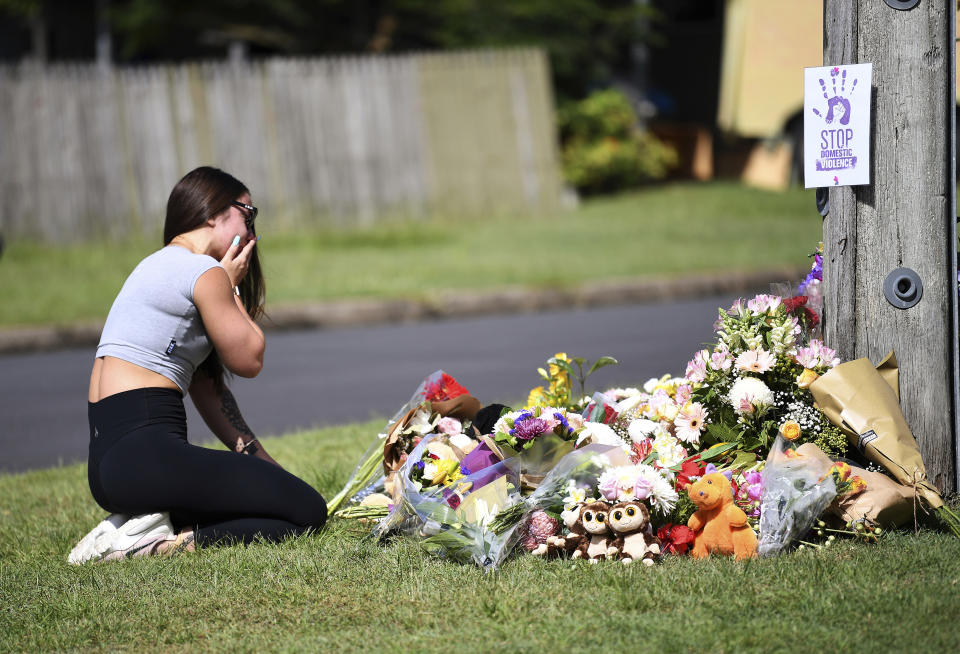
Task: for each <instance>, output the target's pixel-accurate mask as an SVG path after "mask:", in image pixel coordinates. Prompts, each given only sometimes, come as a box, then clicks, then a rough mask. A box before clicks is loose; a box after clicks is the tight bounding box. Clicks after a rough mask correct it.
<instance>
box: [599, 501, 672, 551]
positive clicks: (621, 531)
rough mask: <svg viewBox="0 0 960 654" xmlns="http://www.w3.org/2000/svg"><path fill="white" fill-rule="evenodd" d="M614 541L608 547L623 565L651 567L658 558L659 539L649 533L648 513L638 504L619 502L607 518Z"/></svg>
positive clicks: (611, 509) (645, 508)
mask: <svg viewBox="0 0 960 654" xmlns="http://www.w3.org/2000/svg"><path fill="white" fill-rule="evenodd" d="M607 522H608V523H609V525H610V531H612V532H613V534H614V539H613V541H612V542H611V544H610V546H611V547H612V548H614V549H615V550H616V555H618V556H619V557H620V560H621V561H623V562H624V563H625V564H627V563H632V562H633V561H637V560H639V561H642V562H643V565H647V566H649V565H653V564H654V563H655V562H656V560H657V559H658V558H659V556H660V539H659V538H657V537H656V536H654V535H653V534H652V533H650V532H651V531H652V530H651V529H650V528H649V527H650V512H649V511H647V507H646V506H644V505H643V504H642V503H640V502H620V503H619V504H614V505H613V506H612V507H610V513H609V515H608V517H607Z"/></svg>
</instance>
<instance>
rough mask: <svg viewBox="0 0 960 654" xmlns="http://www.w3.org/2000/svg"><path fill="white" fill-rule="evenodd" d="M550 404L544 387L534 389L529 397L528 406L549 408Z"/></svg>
mask: <svg viewBox="0 0 960 654" xmlns="http://www.w3.org/2000/svg"><path fill="white" fill-rule="evenodd" d="M548 404H549V402H548V401H547V397H546V395H545V394H544V388H543V386H537V387H536V388H534V389H532V390H531V391H530V395H528V396H527V406H547V405H548Z"/></svg>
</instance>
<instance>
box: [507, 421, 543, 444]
mask: <svg viewBox="0 0 960 654" xmlns="http://www.w3.org/2000/svg"><path fill="white" fill-rule="evenodd" d="M547 429H549V425H548V424H547V421H546V420H541V419H540V418H534V417H533V414H531V415H529V416H527V417H526V419H523V418H517V420H516V422H514V423H513V429H511V430H510V435H511V436H515V437H517V438H519V439H520V440H522V441H529V440H531V439H533V438H536V437H537V436H539V435H540V434H542V433H543V432H545V431H547Z"/></svg>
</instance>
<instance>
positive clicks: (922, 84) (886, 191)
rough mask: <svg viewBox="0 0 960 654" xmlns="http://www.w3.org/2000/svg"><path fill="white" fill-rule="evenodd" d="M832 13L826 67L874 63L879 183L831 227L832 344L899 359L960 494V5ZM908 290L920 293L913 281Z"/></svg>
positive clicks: (935, 451) (838, 192)
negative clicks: (959, 84) (959, 247)
mask: <svg viewBox="0 0 960 654" xmlns="http://www.w3.org/2000/svg"><path fill="white" fill-rule="evenodd" d="M823 7H824V11H823V14H824V17H823V18H824V20H823V65H825V66H836V65H844V64H855V63H873V90H872V99H871V121H872V126H871V140H870V149H871V158H872V161H871V166H870V170H871V175H870V177H871V181H870V184H869V185H865V186H848V187H836V188H831V189H830V213H829V215H828V216H827V218H826V219H825V221H824V224H823V245H824V265H823V279H824V291H825V293H824V337H825V340H826V342H827V344H828V345H829V346H830V347H833V348H835V349H836V350H837V351H838V354H839V356H840V357H841V358H843V359H845V360H846V359H855V358H858V357H864V356H865V357H869V358H870V359H871V360H872V361H873V362H874V363H876V362H878V361H879V360H880V359H881V358H882V357H883V356H884V355H885V354H886V353H887V352H888V351H889V350H890V349H893V350H895V351H896V354H897V359H898V361H899V363H900V406H901V407H902V409H903V413H904V416H905V417H906V419H907V423H908V424H909V425H910V428H911V430H912V431H913V434H914V436H915V437H916V439H917V442H918V443H919V445H920V451H921V453H922V454H923V459H924V462H925V464H926V468H927V475H928V477H929V479H930V480H931V481H932V482H933V483H934V484H936V485H937V487H938V488H939V489H940V490H941V492H943V493H946V492H950V491H955V490H957V488H958V480H957V470H958V465H957V450H956V438H957V433H958V431H960V430H958V421H957V406H956V397H957V385H958V384H957V365H958V364H957V270H956V267H957V261H956V256H957V255H956V197H955V185H954V180H955V177H956V175H955V166H956V162H955V160H954V139H955V134H954V131H955V130H954V107H955V97H956V90H955V82H954V79H955V71H954V67H955V64H954V62H955V47H956V46H955V43H954V31H955V29H954V26H955V20H956V4H955V0H919V2H918V1H917V0H903V1H901V0H824V4H823ZM901 268H910V269H912V270H914V271H916V273H917V274H918V275H919V278H920V282H921V284H922V295H920V296H919V297H920V300H919V302H917V303H916V304H915V305H914V306H911V307H909V308H897V307H895V306H893V304H891V303H890V302H889V301H888V300H887V298H886V296H885V294H884V282H885V280H886V278H887V277H888V275H890V273H891V272H893V271H894V270H896V269H901ZM901 281H903V280H901ZM901 290H904V291H906V292H907V293H906V295H907V296H909V295H910V288H909V284H908V283H906V282H903V283H902V284H901Z"/></svg>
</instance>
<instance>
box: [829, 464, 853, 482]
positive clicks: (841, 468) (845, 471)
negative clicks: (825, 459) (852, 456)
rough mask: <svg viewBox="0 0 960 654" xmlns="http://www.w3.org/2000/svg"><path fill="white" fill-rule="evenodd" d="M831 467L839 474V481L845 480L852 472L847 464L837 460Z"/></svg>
mask: <svg viewBox="0 0 960 654" xmlns="http://www.w3.org/2000/svg"><path fill="white" fill-rule="evenodd" d="M833 467H834V468H836V469H837V474H838V475H839V476H840V480H841V481H845V480H847V479H848V478H849V477H850V473H851V472H853V470H852V469H851V468H850V466H849V464H847V463H844V462H843V461H837V462H836V463H834V464H833Z"/></svg>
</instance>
